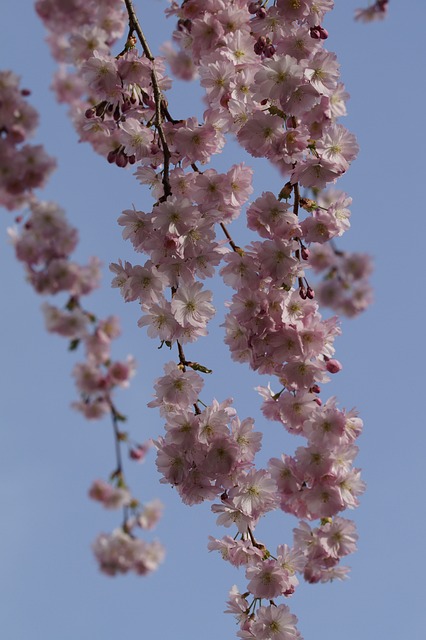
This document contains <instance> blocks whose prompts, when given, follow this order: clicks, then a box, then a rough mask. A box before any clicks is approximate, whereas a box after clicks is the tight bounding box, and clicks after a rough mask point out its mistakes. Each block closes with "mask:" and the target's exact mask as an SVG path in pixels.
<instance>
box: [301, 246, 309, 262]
mask: <svg viewBox="0 0 426 640" xmlns="http://www.w3.org/2000/svg"><path fill="white" fill-rule="evenodd" d="M301 253H302V258H303V260H308V258H309V249H307V248H306V247H302V252H301Z"/></svg>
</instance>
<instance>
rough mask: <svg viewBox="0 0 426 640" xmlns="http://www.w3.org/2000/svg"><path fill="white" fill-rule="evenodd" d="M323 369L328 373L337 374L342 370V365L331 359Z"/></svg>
mask: <svg viewBox="0 0 426 640" xmlns="http://www.w3.org/2000/svg"><path fill="white" fill-rule="evenodd" d="M325 368H326V369H327V371H328V372H329V373H338V372H339V371H341V370H342V364H341V363H340V362H339V361H338V360H335V359H334V358H331V360H327V362H326V365H325Z"/></svg>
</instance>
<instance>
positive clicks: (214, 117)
mask: <svg viewBox="0 0 426 640" xmlns="http://www.w3.org/2000/svg"><path fill="white" fill-rule="evenodd" d="M73 2H74V3H77V4H79V2H78V0H73ZM73 2H71V4H73ZM92 4H93V2H90V3H89V6H92ZM107 4H108V6H109V7H110V8H111V10H113V15H114V16H115V17H117V16H118V13H117V14H116V13H114V11H115V10H117V12H118V3H117V2H113V1H112V0H111V2H108V3H107ZM50 5H51V2H49V1H48V0H40V1H39V2H38V3H37V6H38V11H39V13H40V14H41V15H42V17H43V19H44V21H45V24H46V25H47V26H48V28H49V29H50V31H51V34H60V35H61V37H62V40H61V42H64V43H65V44H64V51H65V53H64V52H63V51H62V49H61V47H60V46H56V44H55V40H54V39H53V37H52V36H51V41H52V43H53V47H54V55H55V57H56V58H57V59H58V60H59V61H62V62H66V63H68V64H69V63H71V64H73V65H75V67H76V68H77V70H78V74H79V75H78V78H79V82H80V84H79V87H78V91H77V90H76V92H75V94H72V92H68V93H66V92H65V91H64V92H62V93H61V91H60V87H61V86H62V85H60V84H59V83H58V84H57V87H58V93H59V98H60V99H61V100H64V101H68V102H69V103H70V104H71V105H72V112H73V114H74V115H73V118H74V121H75V124H76V127H77V130H78V132H79V134H80V137H81V139H84V140H87V141H89V142H90V143H91V144H92V145H93V146H94V148H95V149H96V150H97V151H98V152H99V153H101V154H102V155H104V156H105V157H106V158H107V159H108V161H109V162H111V163H115V164H116V165H117V166H119V167H124V166H127V165H129V164H130V165H135V166H136V173H135V175H136V177H137V179H138V180H139V181H140V182H141V183H142V184H146V185H149V187H150V189H151V191H152V194H153V197H154V199H155V205H154V206H153V208H152V210H151V211H149V212H145V211H139V210H136V209H133V210H126V211H124V212H123V214H122V215H121V217H120V218H119V224H120V226H122V227H123V237H124V238H125V239H128V240H130V241H131V243H132V245H133V247H134V249H135V251H136V252H141V253H144V254H145V255H146V258H147V259H146V260H145V262H144V264H141V265H134V264H132V263H130V262H127V261H126V262H124V263H123V262H121V261H119V262H118V263H114V264H112V265H111V270H112V271H113V273H114V279H113V286H114V287H117V288H119V289H120V291H121V294H122V296H123V297H124V299H125V300H126V301H138V303H139V304H140V306H141V309H142V312H143V316H142V318H141V319H140V321H139V325H140V326H147V328H148V335H149V336H150V337H153V338H154V339H157V340H159V341H160V343H161V346H162V345H163V344H166V345H167V346H168V347H170V348H171V349H172V348H176V351H177V353H176V359H177V361H176V362H169V363H167V364H166V366H165V369H164V375H163V376H161V377H160V378H159V379H157V381H156V382H155V395H154V399H153V401H152V402H150V403H149V406H151V407H158V408H159V410H160V413H161V415H162V417H163V418H164V421H165V434H164V436H162V437H159V438H158V440H157V441H156V443H155V444H156V447H157V467H158V469H159V471H160V473H161V475H162V480H161V481H162V482H165V483H169V484H171V485H172V486H174V487H176V490H177V491H178V492H179V495H180V496H181V498H182V500H183V502H185V503H186V504H190V505H193V504H196V503H199V502H202V501H204V500H214V501H215V502H214V504H213V505H212V511H213V512H214V513H215V514H216V515H217V522H218V524H220V525H223V526H225V527H236V529H237V532H236V534H235V537H234V538H233V537H231V536H224V537H223V538H222V539H221V540H219V539H214V538H211V539H210V543H209V549H210V550H217V551H219V552H220V553H221V555H222V557H223V558H224V559H225V560H227V561H229V562H230V563H231V564H232V565H234V566H244V567H245V572H246V579H247V588H246V591H245V592H244V593H243V594H240V593H239V592H238V590H237V589H236V588H235V589H233V590H232V592H231V597H230V601H229V609H228V611H229V612H232V613H233V614H234V615H236V618H237V620H238V623H239V625H240V630H239V632H238V636H239V637H240V638H245V639H247V638H256V639H258V640H272V639H278V640H289V639H291V638H298V637H300V635H299V633H298V631H297V629H296V627H295V624H296V618H295V616H294V615H293V614H291V613H290V611H289V609H288V607H287V605H286V604H277V603H276V602H275V600H276V599H277V598H280V597H284V598H288V597H289V596H291V595H292V593H293V592H294V590H295V588H296V586H297V584H298V580H297V578H296V574H297V573H300V574H302V575H303V576H304V578H305V579H306V580H308V581H309V582H325V581H327V580H332V579H334V578H343V577H344V576H345V574H346V571H347V570H346V569H345V568H341V567H340V566H339V562H340V560H341V559H342V558H343V557H345V556H346V555H348V554H349V553H352V552H353V551H354V550H355V543H356V538H357V536H356V532H355V526H354V524H353V523H352V522H350V521H349V520H346V519H344V518H342V517H341V515H340V514H341V512H342V511H344V510H345V509H347V508H354V507H356V506H357V505H358V498H359V495H360V494H361V493H362V491H363V489H364V484H363V482H362V480H361V479H360V471H359V470H358V469H356V468H354V466H353V463H354V459H355V457H356V454H357V451H358V449H357V446H356V445H355V440H356V438H357V437H358V435H359V434H360V432H361V429H362V421H361V420H360V418H358V416H357V413H356V411H354V410H352V411H345V410H342V409H339V408H338V405H337V401H336V399H335V398H329V399H328V400H325V399H324V401H323V399H322V398H321V394H322V388H321V385H322V384H324V383H326V382H328V381H329V379H330V375H333V374H336V373H337V372H338V371H340V370H341V368H342V365H341V364H340V362H339V361H338V360H336V359H335V357H334V354H335V348H334V339H335V337H336V336H337V335H339V333H340V329H339V326H338V320H337V318H335V317H333V318H329V319H327V320H324V319H323V318H322V316H321V314H320V312H319V306H318V302H317V300H316V299H315V296H316V292H315V291H314V289H313V287H312V286H311V285H310V283H309V282H308V280H307V277H306V271H307V269H308V268H310V267H312V268H313V269H314V270H317V271H319V270H320V267H319V264H320V261H321V260H320V256H321V252H322V254H323V255H324V256H325V258H324V262H326V261H327V257H328V256H329V258H328V259H329V262H328V263H327V266H326V267H325V268H326V269H327V270H328V272H327V281H326V283H325V284H324V285H320V286H319V287H318V289H317V293H318V292H319V296H318V297H319V298H320V299H324V296H325V294H324V289H325V287H326V286H327V284H329V283H330V282H331V281H332V280H334V291H335V293H334V301H333V304H334V305H335V306H337V307H338V308H339V310H341V311H343V312H345V313H347V314H348V315H355V313H356V312H358V311H359V310H361V308H363V307H364V306H366V303H367V300H368V297H369V294H368V292H367V290H366V287H365V277H366V275H368V272H369V268H370V267H369V262H368V260H367V259H359V260H358V262H357V261H356V260H354V261H353V262H352V266H351V264H350V260H349V259H348V256H343V255H342V254H341V253H339V252H337V251H336V250H334V249H333V248H330V244H329V243H330V241H332V240H333V238H336V237H338V236H341V235H342V234H343V233H344V232H345V231H346V230H347V229H348V228H349V217H350V212H349V206H350V204H351V199H350V198H349V197H348V196H347V195H346V194H344V193H342V192H340V191H334V190H329V191H327V192H325V193H320V192H321V191H322V190H323V189H324V188H326V187H327V186H329V185H330V184H333V183H335V181H336V180H337V178H338V177H340V176H341V175H343V174H344V173H345V172H346V171H347V169H348V167H349V165H350V163H351V162H352V160H353V159H354V158H355V157H356V155H357V151H358V146H357V143H356V140H355V137H354V136H353V134H351V133H350V132H349V131H348V130H347V129H346V128H345V127H343V126H342V125H341V124H340V123H338V122H337V120H338V118H339V117H340V116H343V115H345V113H346V106H345V105H346V100H347V98H348V95H347V93H346V91H345V88H344V85H343V84H342V83H341V81H340V77H339V64H338V62H337V58H336V56H335V54H333V53H330V52H328V51H327V50H326V49H325V48H324V42H325V40H326V39H327V35H328V34H327V31H326V29H325V28H324V27H323V26H322V22H323V18H324V15H325V14H326V13H327V11H329V10H330V9H331V8H332V6H333V0H315V1H314V0H299V1H298V2H292V1H289V0H276V2H274V3H273V4H271V5H270V6H268V2H260V1H254V2H250V1H248V0H232V1H231V2H225V1H224V0H207V1H203V2H201V1H200V0H184V2H182V3H181V4H180V5H179V4H178V3H177V2H175V1H173V2H172V3H171V7H170V8H169V9H168V10H167V13H168V15H173V16H176V17H177V19H178V21H177V28H176V30H175V32H174V36H173V39H174V41H175V44H177V46H178V47H179V50H178V51H177V52H175V51H174V50H173V48H172V47H171V46H168V47H166V49H165V51H166V57H167V59H168V61H169V63H170V66H171V68H172V70H173V72H174V73H175V74H176V75H178V76H179V77H181V78H185V79H189V78H191V77H193V76H195V74H198V75H199V77H200V82H201V85H202V86H203V87H204V89H205V92H206V104H207V108H206V110H205V112H204V116H203V120H202V122H198V120H197V119H196V118H194V117H188V118H186V119H181V120H176V119H174V118H173V117H172V116H171V114H170V112H169V108H168V103H167V100H166V99H165V97H164V92H165V91H166V90H167V89H168V87H169V86H170V79H169V78H168V77H167V75H166V73H165V67H164V64H163V61H162V60H160V59H158V58H154V56H153V55H152V53H151V51H150V49H149V46H148V44H147V42H146V39H145V37H144V34H143V32H142V29H141V27H140V24H139V22H138V19H137V17H136V14H135V12H134V9H133V4H132V2H131V0H125V5H126V9H127V12H128V19H129V32H128V35H127V39H126V42H125V44H124V48H123V50H122V51H121V52H120V53H119V54H118V55H116V56H114V55H113V54H112V51H111V43H112V41H113V40H114V39H115V38H116V37H117V35H118V33H119V29H118V27H117V29H116V30H115V31H114V30H113V31H110V32H109V31H108V30H106V31H105V30H104V31H102V29H101V31H100V32H99V31H97V29H98V24H97V20H99V19H100V17H102V15H103V14H102V10H101V9H96V10H95V9H94V7H92V8H93V11H92V12H91V13H90V15H89V16H85V15H84V14H82V16H80V17H79V19H78V20H77V21H76V22H73V20H72V19H66V16H63V15H62V13H61V12H55V11H54V7H51V6H50ZM121 6H122V5H121V3H120V7H121ZM47 8H50V9H52V10H51V11H50V10H49V11H47ZM97 11H99V12H100V13H99V14H98V13H97ZM46 16H47V17H46ZM120 16H121V14H120ZM120 20H121V22H120ZM60 21H61V22H62V24H61V25H59V22H60ZM112 22H113V23H114V20H113V21H112ZM114 24H116V25H118V24H119V25H120V27H121V28H122V26H123V19H122V16H121V18H120V19H118V17H117V20H116V21H115V23H114ZM138 40H139V44H140V45H141V47H142V54H139V52H138V46H137V42H138ZM64 77H66V76H64ZM71 94H72V95H71ZM226 134H233V135H234V136H235V137H236V139H237V141H238V142H239V144H240V145H241V146H242V147H243V148H244V149H245V150H246V151H248V152H249V153H250V154H251V155H252V156H253V157H255V158H257V157H263V158H266V159H268V160H269V161H270V162H271V163H272V164H273V165H274V166H275V167H277V168H278V170H279V171H280V173H281V175H282V176H283V177H284V179H285V184H284V186H283V187H282V188H281V190H280V191H279V193H278V194H277V195H275V194H274V193H272V192H269V191H266V192H264V193H262V194H261V196H260V197H258V198H257V199H255V200H254V202H252V203H251V204H250V206H249V208H248V211H247V224H248V227H249V229H250V230H251V231H253V232H254V233H257V234H258V236H259V238H258V239H256V240H254V241H253V242H251V243H250V244H249V245H248V246H246V247H244V248H242V247H240V246H238V245H237V244H236V243H235V242H234V240H233V239H232V237H231V235H230V233H229V231H228V226H227V225H228V223H230V222H231V221H233V220H235V219H236V218H237V217H238V216H239V214H240V211H241V208H242V206H243V205H244V204H245V203H246V201H247V199H248V197H249V196H250V194H251V191H252V188H251V178H252V171H251V169H249V168H248V167H246V166H245V165H242V164H239V165H234V166H233V167H232V168H231V169H230V170H229V171H228V172H227V173H218V172H217V171H215V170H214V169H211V168H208V169H206V170H203V171H201V168H200V167H201V166H202V168H203V169H204V165H206V164H207V163H208V162H209V161H210V159H211V157H212V156H213V155H214V154H216V153H219V152H221V151H222V149H223V147H224V145H225V143H226V137H225V136H226ZM302 188H304V189H305V190H306V192H304V193H303V194H302V193H301V189H302ZM309 194H310V195H312V194H313V197H314V198H315V199H311V198H309V197H308V195H309ZM219 230H221V231H222V232H223V233H224V234H225V237H226V241H225V243H223V242H220V241H219V240H218V239H217V236H216V231H219ZM225 244H227V245H229V246H225ZM331 256H333V260H334V262H333V261H332V260H331ZM345 258H346V259H345ZM219 265H220V266H221V268H220V275H221V276H222V278H223V280H224V282H225V283H226V284H227V285H229V286H230V287H232V288H233V289H234V291H235V293H234V295H233V297H232V300H231V301H230V303H229V304H228V313H227V315H226V318H225V322H224V327H225V342H226V344H227V345H228V346H229V349H230V352H231V356H232V358H233V359H234V360H236V361H238V362H241V363H247V364H248V365H249V366H250V367H251V368H252V369H253V370H255V371H258V372H259V373H260V374H267V375H268V376H273V377H274V378H275V384H278V385H279V390H278V391H277V392H274V391H272V390H271V387H270V386H268V387H259V392H260V394H261V396H262V397H263V405H262V410H263V414H264V416H265V418H267V419H270V420H275V421H278V422H279V423H281V424H282V425H283V426H284V428H285V429H286V430H287V431H288V432H289V433H292V434H294V435H297V436H299V437H302V438H304V439H305V444H304V445H303V446H299V447H297V449H296V451H295V453H294V455H292V456H291V455H287V454H282V455H281V457H280V458H279V457H276V458H273V459H272V460H270V461H269V464H268V466H267V468H265V469H258V468H257V467H256V466H255V455H256V453H257V452H258V451H259V450H260V447H261V433H260V432H258V431H255V430H254V420H253V419H252V418H251V417H247V418H245V419H243V420H240V418H239V417H238V416H237V414H236V411H235V409H234V408H233V407H232V401H231V400H230V399H228V400H225V401H222V402H220V401H217V400H213V401H212V402H211V403H210V404H205V403H204V402H203V401H201V399H200V392H201V389H202V387H203V379H202V376H201V375H200V374H208V373H211V371H210V370H209V369H207V367H205V366H204V365H202V364H199V363H197V362H193V361H191V360H189V359H187V357H186V356H185V353H184V350H183V346H184V345H187V344H188V343H192V342H194V341H195V340H197V339H198V338H200V337H203V336H205V335H206V333H207V324H208V322H209V320H210V319H211V318H212V316H213V314H214V313H215V309H214V307H213V304H212V294H211V292H210V291H209V290H206V289H204V286H203V281H204V280H205V279H206V278H208V277H211V276H212V275H213V274H214V272H215V270H216V268H217V267H218V266H219ZM347 286H348V287H350V294H348V293H347V292H346V294H344V293H342V292H343V290H344V289H345V288H347ZM362 287H364V291H363V293H359V291H360V290H362ZM345 296H346V297H345ZM331 297H332V296H331V295H329V299H331ZM185 348H186V346H185ZM88 377H89V384H90V377H91V376H90V374H89V375H88ZM82 378H84V375H83V376H82ZM86 391H87V392H89V389H86ZM97 391H98V390H97ZM116 417H117V416H116ZM125 489H126V487H123V486H120V485H117V486H116V487H114V488H113V490H111V489H110V488H105V487H104V486H103V485H99V484H98V485H96V486H95V487H94V488H93V490H92V493H93V497H95V499H97V500H99V501H101V502H102V503H103V504H104V505H105V506H106V507H107V508H108V507H109V506H110V505H111V504H116V503H117V502H118V503H120V504H123V505H124V506H125V508H130V507H131V504H132V500H131V498H130V496H129V495H128V494H127V493H126V492H125ZM129 501H130V502H129ZM277 508H281V509H282V510H283V511H285V512H287V513H291V514H293V515H294V516H296V517H297V518H298V519H299V520H300V524H299V527H298V528H297V529H295V531H294V543H293V547H291V548H290V547H288V546H287V545H284V544H281V545H279V546H278V548H277V551H276V555H273V554H272V553H271V552H270V551H269V550H268V549H267V548H266V546H265V545H264V544H263V543H261V542H259V541H258V540H257V539H256V538H255V535H254V530H255V528H256V525H257V523H258V521H259V520H260V518H261V517H262V516H264V515H265V514H266V513H268V512H269V511H271V510H273V509H277ZM139 517H140V516H135V519H136V520H137V519H138V518H139ZM315 520H319V524H318V525H317V526H314V527H311V525H310V524H309V523H310V522H312V521H315ZM128 526H129V527H130V525H128ZM124 533H126V531H125V529H124ZM122 538H123V533H122V532H120V533H119V534H118V535H115V534H113V535H112V536H110V537H109V538H107V537H104V536H101V537H100V538H99V539H98V541H97V543H96V545H95V553H96V555H97V557H98V559H99V561H100V563H101V567H102V569H103V570H104V571H106V572H107V573H111V574H114V573H117V572H123V571H128V570H129V568H132V569H133V570H135V571H136V572H141V571H139V570H138V568H137V567H138V566H139V565H138V557H139V552H140V548H139V547H138V546H137V545H136V544H135V545H134V544H133V542H130V541H129V540H127V542H126V544H125V545H123V541H122ZM141 553H142V555H143V552H141ZM154 555H155V554H154ZM262 601H266V603H267V604H266V605H265V604H264V603H262Z"/></svg>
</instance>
